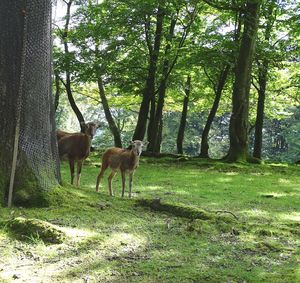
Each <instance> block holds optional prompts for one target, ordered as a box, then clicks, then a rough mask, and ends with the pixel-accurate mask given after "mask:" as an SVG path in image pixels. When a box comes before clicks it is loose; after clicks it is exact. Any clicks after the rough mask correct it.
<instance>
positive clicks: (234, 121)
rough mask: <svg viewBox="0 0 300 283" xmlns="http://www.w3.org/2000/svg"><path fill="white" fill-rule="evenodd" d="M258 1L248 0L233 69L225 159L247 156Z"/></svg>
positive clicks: (243, 158) (233, 160) (237, 158)
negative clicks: (228, 142)
mask: <svg viewBox="0 0 300 283" xmlns="http://www.w3.org/2000/svg"><path fill="white" fill-rule="evenodd" d="M259 8H260V1H257V0H248V1H247V4H246V10H245V20H244V31H243V35H242V40H241V45H240V50H239V56H238V60H237V65H236V68H235V82H234V86H233V93H232V114H231V118H230V125H229V138H230V147H229V151H228V154H227V156H226V160H227V161H230V162H235V161H246V160H247V158H248V116H249V92H250V82H251V70H252V60H253V54H254V51H255V41H256V35H257V27H258V19H259Z"/></svg>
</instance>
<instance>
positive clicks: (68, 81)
mask: <svg viewBox="0 0 300 283" xmlns="http://www.w3.org/2000/svg"><path fill="white" fill-rule="evenodd" d="M72 3H73V0H70V1H69V2H66V4H67V14H66V22H65V27H64V32H63V34H62V40H63V43H64V51H65V75H66V81H65V82H63V84H64V86H65V88H66V92H67V96H68V100H69V102H70V106H71V108H72V109H73V111H74V113H75V115H76V117H77V120H78V122H79V126H80V129H81V132H84V130H85V129H84V126H83V123H84V118H83V115H82V113H81V112H80V110H79V108H78V106H77V105H76V102H75V100H74V97H73V93H72V88H71V70H70V60H71V56H70V55H71V54H70V52H69V44H68V34H69V23H70V17H71V6H72Z"/></svg>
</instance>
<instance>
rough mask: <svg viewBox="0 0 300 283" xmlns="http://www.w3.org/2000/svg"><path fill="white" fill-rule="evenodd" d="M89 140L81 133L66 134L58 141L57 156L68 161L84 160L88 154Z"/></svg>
mask: <svg viewBox="0 0 300 283" xmlns="http://www.w3.org/2000/svg"><path fill="white" fill-rule="evenodd" d="M90 146H91V140H90V138H89V137H88V136H87V135H85V134H82V133H75V134H68V135H65V136H63V137H62V138H61V139H60V140H59V141H58V151H59V156H60V157H64V156H66V157H67V158H69V159H75V160H77V159H84V158H86V157H87V156H88V155H89V153H90Z"/></svg>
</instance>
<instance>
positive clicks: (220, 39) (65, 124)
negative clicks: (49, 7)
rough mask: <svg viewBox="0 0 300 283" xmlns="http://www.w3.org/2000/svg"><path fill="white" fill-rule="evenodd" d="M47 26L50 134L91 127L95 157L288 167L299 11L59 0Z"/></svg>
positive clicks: (250, 4)
mask: <svg viewBox="0 0 300 283" xmlns="http://www.w3.org/2000/svg"><path fill="white" fill-rule="evenodd" d="M53 22H54V73H55V79H54V86H55V88H54V89H55V91H54V92H55V102H56V121H57V126H58V128H61V129H67V130H70V129H72V130H74V131H75V130H78V129H79V123H78V121H79V122H81V121H84V120H86V121H89V120H98V121H101V123H103V127H102V128H101V130H100V131H98V135H97V136H96V137H95V139H94V141H93V145H94V146H95V147H97V148H99V149H103V148H105V147H107V146H111V145H116V146H124V147H126V146H128V144H129V141H130V140H131V139H132V138H133V139H141V140H142V139H144V140H148V141H149V142H150V143H149V146H148V151H149V152H152V153H161V152H164V153H165V152H168V153H184V154H188V155H193V156H199V155H200V156H202V157H211V158H222V157H224V156H225V157H226V156H227V157H228V156H230V155H231V156H232V157H233V159H234V160H238V159H239V158H240V157H241V156H242V158H246V159H247V158H248V157H249V156H254V157H255V158H258V159H272V160H278V161H292V162H295V161H298V160H299V159H300V158H299V150H300V147H299V143H298V142H297V141H298V140H299V138H300V137H299V128H300V123H299V122H298V121H299V119H298V117H299V115H300V109H299V101H300V99H299V86H300V81H299V70H300V66H299V3H296V2H295V1H276V0H268V1H257V0H252V1H250V0H248V1H214V0H205V1H192V0H190V1H188V0H172V1H169V0H165V1H128V0H126V1H114V0H112V1H98V0H95V1H92V0H90V1H83V0H82V1H74V0H68V1H67V0H66V1H57V5H56V6H55V7H54V12H53ZM239 76H240V78H239ZM241 86H243V87H245V88H244V90H243V91H242V92H241ZM241 93H242V94H241ZM234 101H236V102H234ZM240 103H242V104H243V103H244V104H243V105H242V106H241V104H240ZM235 112H236V113H235ZM238 112H240V113H238ZM239 115H240V116H239ZM233 117H237V118H236V119H235V118H233ZM234 120H236V121H237V124H236V125H235V127H234V126H233V123H234V122H233V121H234ZM236 142H238V144H239V145H238V144H237V143H236ZM240 147H241V150H240V151H241V152H240V153H239V154H238V155H239V157H238V156H235V155H236V154H237V153H234V154H233V155H232V152H231V151H232V149H233V148H234V151H236V150H237V148H240ZM242 148H243V149H242ZM230 152H231V154H229V153H230ZM245 155H247V156H245ZM234 160H233V161H234Z"/></svg>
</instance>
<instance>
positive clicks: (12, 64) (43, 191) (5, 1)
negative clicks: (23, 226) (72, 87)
mask: <svg viewBox="0 0 300 283" xmlns="http://www.w3.org/2000/svg"><path fill="white" fill-rule="evenodd" d="M50 15H51V1H50V0H30V1H18V0H1V1H0V26H1V32H0V101H1V103H0V113H1V127H0V203H1V204H4V203H6V201H7V198H8V196H9V195H10V194H9V193H8V190H9V187H11V186H10V184H11V185H13V186H12V188H13V191H12V203H13V204H15V205H22V206H28V205H36V206H43V205H47V204H49V199H48V193H47V192H50V191H51V189H52V188H53V187H54V186H57V185H58V178H59V162H58V153H57V145H56V137H55V125H54V105H53V101H52V100H53V97H52V93H51V56H50V51H51V29H50V26H51V16H50ZM14 166H15V170H14ZM13 172H15V175H14V173H13ZM10 177H12V178H10ZM13 177H14V178H13Z"/></svg>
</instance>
